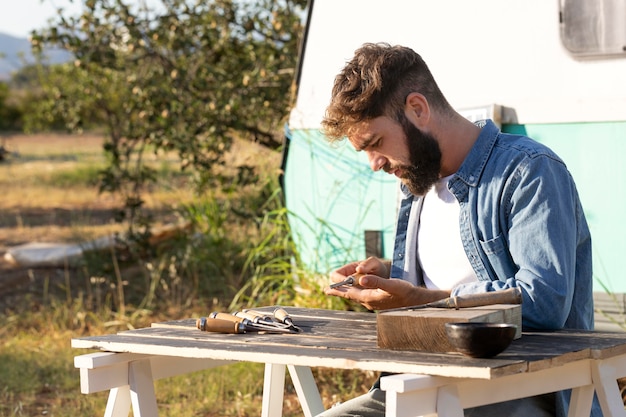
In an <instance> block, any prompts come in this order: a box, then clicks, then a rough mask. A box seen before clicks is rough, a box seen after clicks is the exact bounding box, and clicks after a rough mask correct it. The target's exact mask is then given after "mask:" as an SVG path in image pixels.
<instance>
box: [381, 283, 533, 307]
mask: <svg viewBox="0 0 626 417" xmlns="http://www.w3.org/2000/svg"><path fill="white" fill-rule="evenodd" d="M493 304H522V291H521V290H520V289H519V288H517V287H514V288H509V289H507V290H502V291H490V292H485V293H480V294H468V295H458V296H456V297H448V298H444V299H443V300H438V301H433V302H432V303H426V304H420V305H416V306H410V307H400V308H392V309H389V310H382V311H381V312H384V313H386V312H390V311H407V310H409V311H410V310H420V309H422V308H451V309H459V308H468V307H480V306H489V305H493Z"/></svg>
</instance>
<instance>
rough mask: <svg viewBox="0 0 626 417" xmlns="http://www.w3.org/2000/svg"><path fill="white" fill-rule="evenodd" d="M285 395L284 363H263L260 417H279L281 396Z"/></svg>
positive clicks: (281, 411)
mask: <svg viewBox="0 0 626 417" xmlns="http://www.w3.org/2000/svg"><path fill="white" fill-rule="evenodd" d="M284 395H285V365H277V364H273V363H266V364H265V377H264V379H263V405H262V409H261V416H262V417H275V416H276V417H280V416H282V415H283V397H284Z"/></svg>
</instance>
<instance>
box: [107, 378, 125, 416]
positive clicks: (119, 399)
mask: <svg viewBox="0 0 626 417" xmlns="http://www.w3.org/2000/svg"><path fill="white" fill-rule="evenodd" d="M128 413H130V387H129V386H128V385H125V386H123V387H117V388H113V389H111V391H110V392H109V400H108V401H107V407H106V409H105V410H104V417H128Z"/></svg>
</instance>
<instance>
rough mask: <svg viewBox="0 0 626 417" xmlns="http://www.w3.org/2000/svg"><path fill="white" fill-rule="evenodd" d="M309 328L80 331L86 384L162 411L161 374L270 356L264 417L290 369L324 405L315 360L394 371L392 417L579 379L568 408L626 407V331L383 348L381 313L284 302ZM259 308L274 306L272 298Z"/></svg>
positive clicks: (312, 410)
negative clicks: (623, 385) (503, 345)
mask: <svg viewBox="0 0 626 417" xmlns="http://www.w3.org/2000/svg"><path fill="white" fill-rule="evenodd" d="M285 309H286V310H287V311H288V312H289V314H290V315H291V317H292V318H293V320H294V322H295V323H296V324H297V325H298V326H299V327H301V328H302V329H303V331H302V332H301V333H294V334H259V333H246V334H221V333H211V332H203V331H200V330H198V329H197V328H196V319H195V318H190V319H184V320H177V321H169V322H163V323H154V324H153V325H152V326H151V327H149V328H143V329H137V330H129V331H123V332H120V333H117V334H111V335H104V336H94V337H82V338H76V339H72V347H73V348H86V349H100V350H102V352H97V353H90V354H85V355H80V356H77V357H76V358H75V366H76V367H77V368H79V369H80V378H81V391H82V392H83V393H85V394H88V393H92V392H99V391H104V390H110V394H109V400H108V403H107V408H106V410H105V414H104V415H105V416H106V417H120V416H128V414H129V412H130V408H131V407H132V409H133V413H134V414H133V415H134V416H135V417H139V416H150V417H153V416H157V415H158V409H157V403H156V397H155V393H154V380H156V379H160V378H165V377H170V376H174V375H180V374H184V373H188V372H193V371H197V370H202V369H208V368H211V367H215V366H220V365H225V364H229V363H233V362H238V361H246V362H256V363H264V364H265V380H264V390H263V405H262V410H261V413H262V415H263V416H264V417H270V416H271V417H274V416H280V415H282V402H283V395H284V383H285V372H286V370H288V371H289V373H290V375H291V378H292V382H293V384H294V387H295V389H296V392H297V394H298V397H299V399H300V402H301V404H302V408H303V412H304V415H305V416H307V417H310V416H314V415H316V414H318V413H320V412H321V411H323V410H324V406H323V404H322V400H321V398H320V395H319V391H318V389H317V386H316V384H315V381H314V379H313V375H312V373H311V368H312V367H326V368H337V369H360V370H369V371H385V372H391V373H395V375H390V376H386V377H383V378H382V379H381V388H382V389H384V390H385V391H386V395H387V414H386V415H387V416H388V417H394V416H395V417H401V416H402V417H404V416H407V417H408V416H419V415H439V416H446V417H461V416H463V411H462V410H463V408H468V407H475V406H478V405H483V404H490V403H495V402H500V401H505V400H510V399H515V398H522V397H528V396H532V395H538V394H542V393H548V392H554V391H558V390H562V389H569V388H572V389H573V391H572V400H571V404H570V413H569V417H582V416H589V414H590V410H591V404H592V399H593V394H594V392H595V393H597V394H598V398H599V400H600V405H601V406H602V410H603V412H604V416H605V417H615V416H626V411H625V410H624V404H623V402H622V399H621V395H620V392H619V388H618V386H617V378H622V377H624V376H626V334H624V333H608V332H573V331H557V332H524V333H523V334H522V337H521V338H520V339H517V340H514V341H513V343H512V344H511V345H510V346H509V348H508V349H507V350H505V351H504V352H503V353H501V354H500V355H498V356H496V357H495V358H491V359H473V358H469V357H465V356H463V355H461V354H458V353H429V352H422V351H407V350H402V351H399V350H389V349H381V348H378V347H377V333H376V314H373V313H360V312H348V311H334V310H322V309H308V308H295V307H285ZM258 310H266V311H272V310H273V307H266V308H259V309H258Z"/></svg>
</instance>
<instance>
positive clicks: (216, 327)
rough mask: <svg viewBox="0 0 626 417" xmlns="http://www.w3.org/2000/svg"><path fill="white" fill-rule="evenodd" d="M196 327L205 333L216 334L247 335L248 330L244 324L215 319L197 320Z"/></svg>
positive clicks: (204, 318) (203, 318)
mask: <svg viewBox="0 0 626 417" xmlns="http://www.w3.org/2000/svg"><path fill="white" fill-rule="evenodd" d="M196 327H197V328H198V329H200V330H202V331H205V332H216V333H232V334H239V333H245V332H246V329H245V326H244V325H243V323H240V322H233V321H230V320H222V319H214V318H211V317H202V318H199V319H198V320H196Z"/></svg>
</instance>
